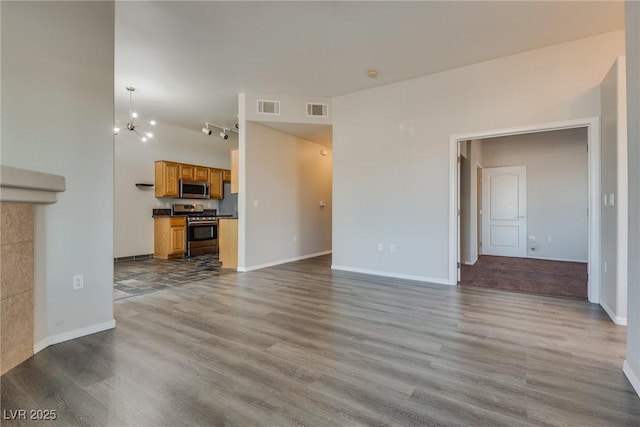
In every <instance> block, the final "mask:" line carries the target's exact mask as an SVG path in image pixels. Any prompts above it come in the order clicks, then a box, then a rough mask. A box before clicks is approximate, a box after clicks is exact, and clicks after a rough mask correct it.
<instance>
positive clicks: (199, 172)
mask: <svg viewBox="0 0 640 427" xmlns="http://www.w3.org/2000/svg"><path fill="white" fill-rule="evenodd" d="M193 174H194V178H195V179H194V181H209V168H205V167H204V166H196V167H195V168H194V172H193Z"/></svg>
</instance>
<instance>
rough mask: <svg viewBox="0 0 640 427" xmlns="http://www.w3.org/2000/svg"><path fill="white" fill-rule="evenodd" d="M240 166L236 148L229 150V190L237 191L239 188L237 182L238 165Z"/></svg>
mask: <svg viewBox="0 0 640 427" xmlns="http://www.w3.org/2000/svg"><path fill="white" fill-rule="evenodd" d="M239 166H240V160H239V158H238V149H237V148H236V149H235V150H231V192H232V193H238V192H239V190H240V183H239V182H238V178H239V173H238V167H239Z"/></svg>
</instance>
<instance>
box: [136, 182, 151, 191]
mask: <svg viewBox="0 0 640 427" xmlns="http://www.w3.org/2000/svg"><path fill="white" fill-rule="evenodd" d="M136 187H138V188H139V189H141V190H144V189H146V188H152V187H153V184H147V183H145V182H136Z"/></svg>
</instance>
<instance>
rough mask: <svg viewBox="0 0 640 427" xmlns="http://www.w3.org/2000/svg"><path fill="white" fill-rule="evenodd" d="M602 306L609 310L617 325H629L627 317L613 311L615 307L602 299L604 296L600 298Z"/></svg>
mask: <svg viewBox="0 0 640 427" xmlns="http://www.w3.org/2000/svg"><path fill="white" fill-rule="evenodd" d="M600 306H601V307H602V308H603V309H604V311H606V312H607V314H608V315H609V317H610V318H611V320H613V323H615V324H616V325H623V326H627V318H626V317H622V316H617V315H616V314H615V312H614V311H613V309H612V308H611V307H609V305H608V304H607V303H606V302H604V301H602V298H600Z"/></svg>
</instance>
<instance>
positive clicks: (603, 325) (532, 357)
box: [0, 256, 640, 427]
mask: <svg viewBox="0 0 640 427" xmlns="http://www.w3.org/2000/svg"><path fill="white" fill-rule="evenodd" d="M153 263H159V264H158V266H157V269H156V270H157V271H160V272H161V271H167V272H169V271H171V264H170V263H171V261H164V260H146V261H145V265H147V266H148V265H154V264H153ZM164 263H167V264H164ZM330 263H331V259H330V256H322V257H317V258H312V259H308V260H304V261H299V262H294V263H289V264H284V265H280V266H275V267H271V268H266V269H262V270H258V271H253V272H248V273H234V272H225V274H210V275H207V274H206V273H202V274H199V275H198V277H197V278H198V280H196V281H191V282H185V281H182V279H181V278H178V277H175V278H172V279H171V280H173V281H175V282H176V283H175V284H172V286H170V287H167V288H163V289H160V290H155V291H154V292H151V293H147V294H141V295H138V296H131V297H128V298H124V299H121V300H118V301H116V302H115V305H114V307H115V315H116V320H117V328H116V329H115V330H112V331H107V332H103V333H99V334H94V335H90V336H87V337H83V338H79V339H77V340H72V341H68V342H65V343H61V344H57V345H55V346H51V347H49V348H47V349H45V350H43V351H42V352H40V353H38V354H37V355H36V356H34V357H32V358H31V359H29V360H27V361H26V362H25V363H23V364H21V365H20V366H18V367H17V368H15V369H13V370H12V371H10V372H9V373H7V374H5V375H4V376H3V377H2V381H1V383H0V390H1V393H2V398H1V402H0V403H1V405H2V409H11V410H15V409H22V408H25V409H57V410H59V411H60V412H59V419H58V420H56V421H55V422H49V423H47V422H42V421H37V422H36V421H10V420H3V423H2V425H3V426H5V425H6V426H10V427H13V426H18V425H20V426H22V425H55V426H58V425H60V426H67V425H89V426H114V427H128V426H131V427H146V426H154V427H155V426H165V425H166V426H182V425H185V426H186V425H189V426H249V425H250V426H278V427H280V426H283V427H284V426H301V425H304V426H327V427H328V426H332V427H333V426H349V427H351V426H354V427H355V426H422V425H434V426H436V425H441V426H450V425H465V426H466V425H473V426H476V425H492V426H493V425H505V426H520V425H522V426H529V425H535V426H541V425H544V426H594V427H595V426H598V427H600V426H605V425H606V426H637V425H640V399H638V396H637V395H636V394H635V392H634V391H633V389H632V387H631V386H630V384H629V383H628V381H627V380H626V378H625V377H624V374H623V373H622V372H621V366H622V362H623V361H624V358H625V342H626V336H625V334H626V328H624V327H621V326H617V325H614V324H613V323H611V322H610V320H609V319H608V317H607V315H606V313H604V312H603V311H602V309H601V308H600V307H598V306H596V305H592V304H589V303H588V302H586V301H577V300H571V299H561V298H552V297H544V296H534V295H525V294H519V293H509V292H504V291H498V290H492V289H484V288H478V287H451V286H444V285H435V284H434V285H432V284H425V283H419V282H414V281H405V280H396V279H393V278H388V277H376V276H367V275H361V274H357V273H350V272H337V271H332V270H331V269H330ZM127 265H128V268H133V269H134V270H136V269H135V268H134V267H135V266H132V265H131V264H130V263H129V264H127ZM136 272H137V273H136V274H144V272H141V271H138V270H136ZM176 274H177V273H176ZM174 275H175V274H174Z"/></svg>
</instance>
